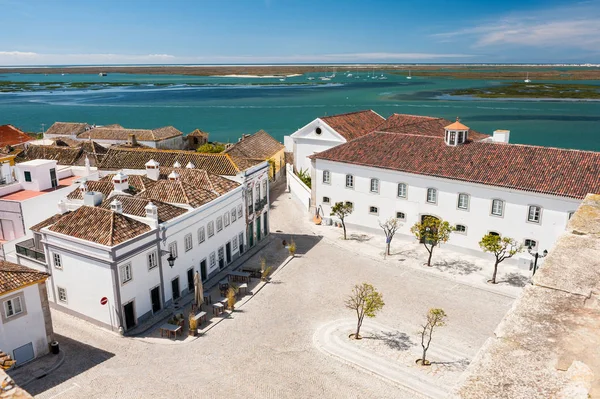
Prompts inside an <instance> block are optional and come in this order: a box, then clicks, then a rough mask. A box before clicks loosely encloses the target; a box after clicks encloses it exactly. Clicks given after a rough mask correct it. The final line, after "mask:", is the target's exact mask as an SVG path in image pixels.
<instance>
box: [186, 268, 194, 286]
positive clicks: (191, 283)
mask: <svg viewBox="0 0 600 399" xmlns="http://www.w3.org/2000/svg"><path fill="white" fill-rule="evenodd" d="M187 280H188V291H189V292H192V291H194V268H193V267H192V268H191V269H189V270H188V271H187Z"/></svg>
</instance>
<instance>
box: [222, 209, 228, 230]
mask: <svg viewBox="0 0 600 399" xmlns="http://www.w3.org/2000/svg"><path fill="white" fill-rule="evenodd" d="M223 225H224V226H223V227H224V228H225V227H227V226H229V212H225V214H224V215H223Z"/></svg>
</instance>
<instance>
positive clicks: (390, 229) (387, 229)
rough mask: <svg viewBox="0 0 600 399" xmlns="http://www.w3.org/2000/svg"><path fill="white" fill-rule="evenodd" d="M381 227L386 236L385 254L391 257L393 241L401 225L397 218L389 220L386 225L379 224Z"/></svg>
mask: <svg viewBox="0 0 600 399" xmlns="http://www.w3.org/2000/svg"><path fill="white" fill-rule="evenodd" d="M379 227H381V228H382V229H383V234H385V254H386V255H389V254H390V245H391V244H392V239H393V238H394V235H395V234H396V231H398V229H399V228H400V223H399V222H398V219H396V218H389V219H388V220H386V221H385V223H381V222H379Z"/></svg>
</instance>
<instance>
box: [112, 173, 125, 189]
mask: <svg viewBox="0 0 600 399" xmlns="http://www.w3.org/2000/svg"><path fill="white" fill-rule="evenodd" d="M112 182H113V186H114V190H115V191H121V192H123V191H125V190H127V189H129V179H127V175H126V174H125V173H123V172H118V173H117V174H116V175H114V176H113V178H112Z"/></svg>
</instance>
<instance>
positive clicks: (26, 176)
mask: <svg viewBox="0 0 600 399" xmlns="http://www.w3.org/2000/svg"><path fill="white" fill-rule="evenodd" d="M23 175H24V176H25V181H28V182H30V181H31V172H28V171H25V172H23Z"/></svg>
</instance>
